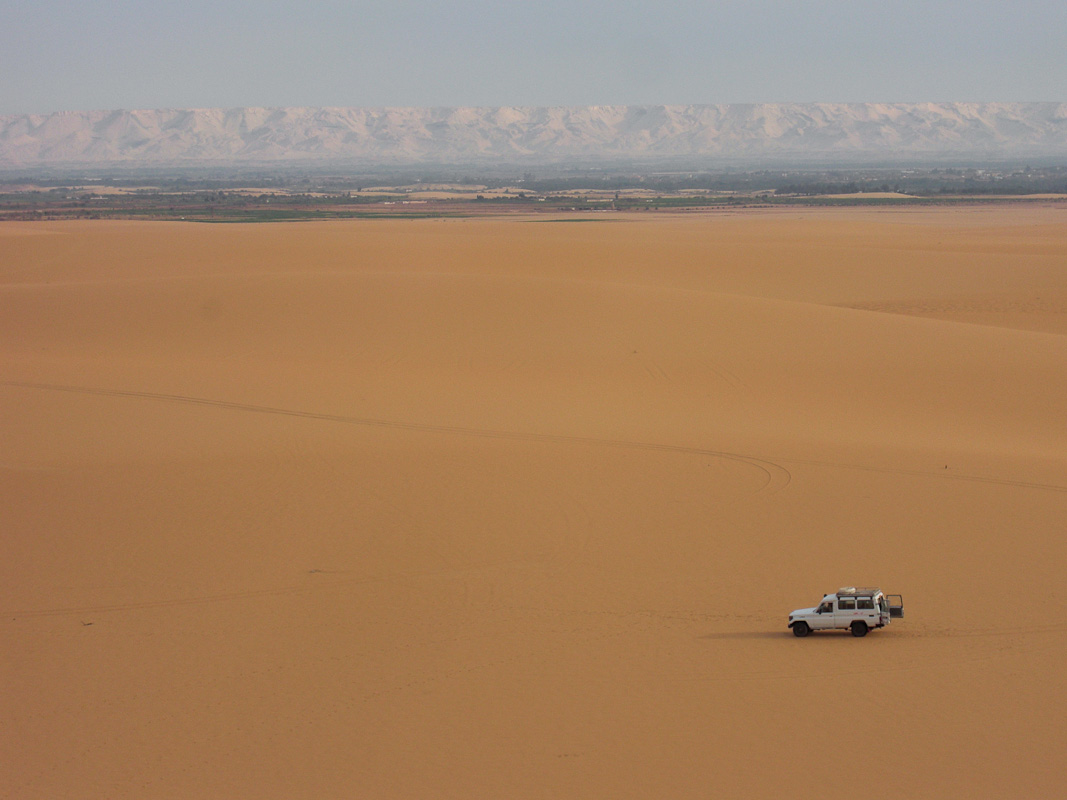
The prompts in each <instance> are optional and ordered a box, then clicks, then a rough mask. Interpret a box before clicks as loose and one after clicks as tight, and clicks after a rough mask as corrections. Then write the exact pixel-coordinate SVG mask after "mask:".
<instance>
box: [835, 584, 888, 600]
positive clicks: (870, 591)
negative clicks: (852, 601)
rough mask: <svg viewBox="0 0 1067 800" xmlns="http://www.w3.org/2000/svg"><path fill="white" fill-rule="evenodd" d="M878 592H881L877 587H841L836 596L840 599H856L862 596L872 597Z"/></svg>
mask: <svg viewBox="0 0 1067 800" xmlns="http://www.w3.org/2000/svg"><path fill="white" fill-rule="evenodd" d="M880 591H882V590H881V589H879V588H878V587H877V586H860V587H856V586H842V587H841V588H840V589H838V590H837V596H838V597H840V596H842V595H844V596H845V597H857V596H860V595H862V596H864V597H873V596H874V595H876V594H878V593H879V592H880Z"/></svg>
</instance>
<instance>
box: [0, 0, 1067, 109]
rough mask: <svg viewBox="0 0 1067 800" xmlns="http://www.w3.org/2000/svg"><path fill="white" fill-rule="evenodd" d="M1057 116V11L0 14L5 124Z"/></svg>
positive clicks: (95, 1) (238, 9) (470, 3)
mask: <svg viewBox="0 0 1067 800" xmlns="http://www.w3.org/2000/svg"><path fill="white" fill-rule="evenodd" d="M952 100H960V101H990V100H1002V101H1013V100H1053V101H1061V102H1062V101H1067V0H1011V2H1009V0H997V1H996V2H993V1H991V0H966V1H964V0H959V1H958V2H946V1H944V0H924V1H922V2H920V0H881V1H880V2H875V1H874V0H725V1H724V2H716V1H715V0H706V1H705V2H669V0H662V1H661V2H636V1H634V2H627V1H626V0H615V1H614V2H608V1H607V0H567V2H558V1H557V0H524V1H520V0H493V1H492V2H490V1H489V0H441V1H440V2H434V1H433V0H423V2H416V1H415V0H382V1H381V2H379V1H378V0H353V1H351V2H341V1H340V0H312V1H311V2H305V3H296V2H284V1H283V0H210V2H208V1H207V0H183V2H170V0H107V1H106V2H105V1H104V0H0V114H21V113H29V112H35V113H36V112H49V111H61V110H86V109H111V108H168V107H169V108H173V107H215V106H222V107H228V106H383V105H392V106H398V105H399V106H405V105H409V106H467V105H477V106H498V105H595V104H658V103H744V102H790V101H794V102H809V101H831V102H914V101H952Z"/></svg>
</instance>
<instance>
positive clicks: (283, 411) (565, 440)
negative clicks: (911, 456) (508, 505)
mask: <svg viewBox="0 0 1067 800" xmlns="http://www.w3.org/2000/svg"><path fill="white" fill-rule="evenodd" d="M0 386H10V387H14V388H20V389H36V390H40V391H53V392H70V393H74V394H88V395H97V396H102V397H126V398H135V399H141V400H155V401H160V402H169V403H184V404H187V405H198V406H207V407H211V408H223V409H227V410H230V411H244V412H247V413H254V414H273V415H280V416H287V417H297V418H300V419H313V420H319V421H323V422H335V423H341V424H345V425H361V426H368V427H377V428H390V429H393V430H406V431H419V432H422V433H443V434H448V435H453V436H469V437H479V438H483V439H507V440H511V441H523V442H545V443H550V444H581V445H590V446H596V447H616V448H620V449H626V450H645V451H654V452H664V453H681V454H684V455H698V456H707V457H711V458H721V459H725V460H727V461H736V462H739V463H742V464H747V465H748V466H750V467H754V468H756V469H757V470H759V471H760V472H762V473H763V475H764V481H763V484H762V485H761V486H760V487H759V488H758V489H757V490H756V491H757V492H762V491H767V492H770V493H771V494H773V493H775V492H779V491H781V490H782V489H784V488H785V487H786V486H787V485H788V484H789V482H790V481H791V480H792V477H793V476H792V473H790V472H789V470H788V469H786V468H785V467H783V466H782V465H781V464H778V463H776V462H774V461H768V460H766V459H763V458H757V457H756V456H748V455H743V454H741V453H730V452H727V451H724V450H711V449H708V448H702V447H689V446H687V445H677V444H661V443H657V442H638V441H631V440H627V439H601V438H597V437H594V436H568V435H564V434H554V433H528V432H522V431H506V430H494V429H491V428H468V427H464V426H459V425H434V424H432V423H422V422H403V421H400V420H389V419H380V418H375V417H356V416H348V415H345V414H323V413H319V412H315V411H300V410H299V409H291V408H279V407H276V406H262V405H256V404H253V403H236V402H232V401H229V400H214V399H211V398H207V397H194V396H191V395H183V394H166V393H162V392H141V391H134V390H128V389H100V388H94V387H89V386H72V385H67V384H52V383H30V382H20V381H0Z"/></svg>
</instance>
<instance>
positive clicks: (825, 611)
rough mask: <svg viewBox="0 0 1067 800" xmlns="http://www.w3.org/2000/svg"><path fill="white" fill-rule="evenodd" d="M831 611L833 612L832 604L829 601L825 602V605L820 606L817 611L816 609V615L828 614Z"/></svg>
mask: <svg viewBox="0 0 1067 800" xmlns="http://www.w3.org/2000/svg"><path fill="white" fill-rule="evenodd" d="M833 610H834V604H833V602H831V601H830V600H827V601H826V602H825V603H823V604H821V605H820V606H819V609H818V612H817V613H819V614H829V613H831V612H832V611H833Z"/></svg>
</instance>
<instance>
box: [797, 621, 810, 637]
mask: <svg viewBox="0 0 1067 800" xmlns="http://www.w3.org/2000/svg"><path fill="white" fill-rule="evenodd" d="M809 633H811V628H809V627H808V623H806V622H795V623H793V635H794V636H800V637H804V636H807V635H808V634H809Z"/></svg>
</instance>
